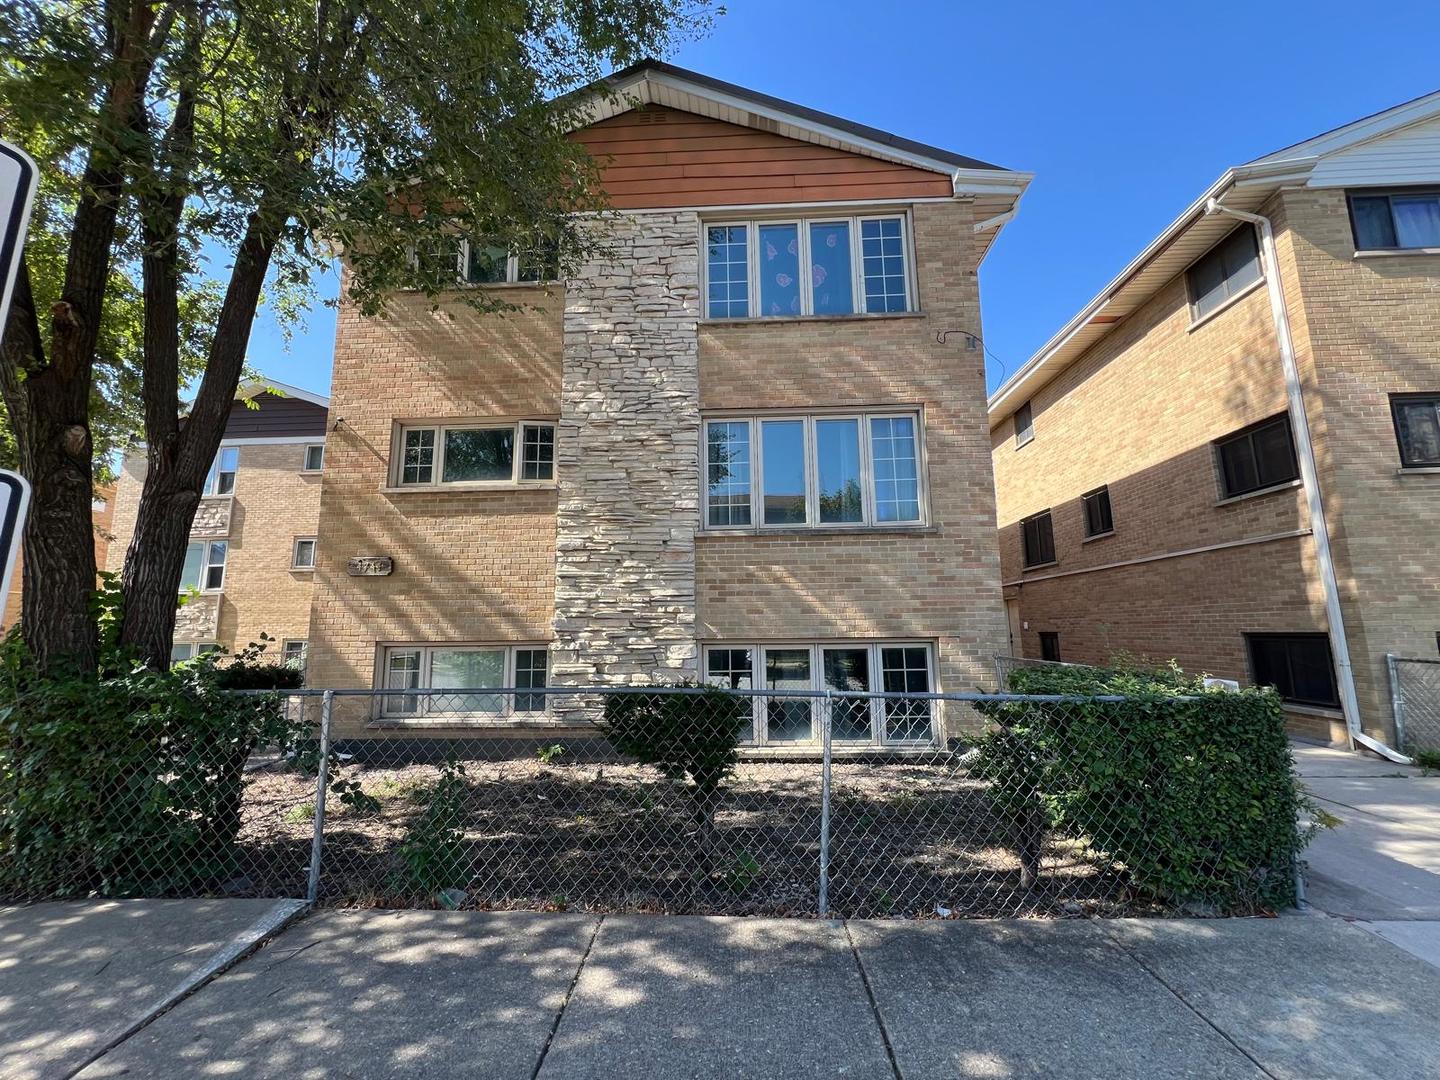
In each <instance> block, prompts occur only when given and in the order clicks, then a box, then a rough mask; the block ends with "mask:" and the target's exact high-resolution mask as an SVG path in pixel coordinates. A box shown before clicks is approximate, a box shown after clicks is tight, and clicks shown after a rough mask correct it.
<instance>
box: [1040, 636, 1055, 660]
mask: <svg viewBox="0 0 1440 1080" xmlns="http://www.w3.org/2000/svg"><path fill="white" fill-rule="evenodd" d="M1040 659H1041V660H1049V661H1050V662H1051V663H1055V664H1058V663H1060V635H1059V634H1058V633H1057V632H1056V631H1054V630H1041V631H1040Z"/></svg>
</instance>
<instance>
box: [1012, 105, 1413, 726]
mask: <svg viewBox="0 0 1440 1080" xmlns="http://www.w3.org/2000/svg"><path fill="white" fill-rule="evenodd" d="M1216 202H1218V203H1219V204H1222V205H1223V206H1224V207H1229V208H1233V209H1234V210H1236V211H1241V212H1246V213H1250V214H1252V215H1253V214H1259V215H1263V216H1264V217H1265V218H1268V219H1269V222H1270V224H1271V226H1272V231H1273V246H1272V245H1267V243H1266V237H1265V231H1264V223H1263V222H1260V221H1256V220H1254V219H1253V218H1246V217H1244V216H1237V215H1235V214H1230V213H1227V212H1224V211H1217V210H1216V208H1215V203H1216ZM1267 249H1268V250H1267ZM1275 304H1278V305H1279V306H1280V308H1281V309H1282V310H1283V313H1284V318H1283V319H1282V320H1279V321H1278V322H1277V319H1276V317H1275V315H1274V313H1273V311H1272V305H1275ZM1285 323H1288V331H1289V336H1290V339H1291V341H1292V342H1293V348H1292V349H1291V350H1290V352H1291V354H1292V358H1293V365H1291V366H1292V370H1293V371H1294V373H1295V377H1294V379H1292V380H1290V382H1289V383H1288V384H1287V377H1286V367H1287V365H1286V363H1285V359H1286V350H1285V349H1284V347H1283V342H1282V340H1281V338H1280V336H1279V328H1280V327H1281V326H1282V324H1285ZM1437 408H1440V94H1433V95H1430V96H1428V97H1425V98H1423V99H1419V100H1417V101H1413V102H1410V103H1408V104H1406V105H1402V106H1399V107H1397V108H1394V109H1391V110H1388V111H1387V112H1384V113H1381V114H1379V115H1376V116H1373V117H1369V118H1367V119H1364V120H1360V121H1357V122H1356V123H1353V124H1350V125H1347V126H1346V127H1343V128H1340V129H1338V130H1336V131H1332V132H1329V133H1327V134H1324V135H1321V136H1319V137H1317V138H1314V139H1310V140H1308V141H1306V142H1303V143H1299V144H1297V145H1295V146H1291V147H1288V148H1286V149H1284V150H1281V151H1278V152H1277V153H1274V154H1271V155H1269V156H1267V157H1264V158H1261V159H1259V160H1257V161H1254V162H1251V163H1249V164H1247V165H1243V166H1239V167H1236V168H1233V169H1230V170H1228V171H1227V172H1226V173H1225V174H1224V175H1223V176H1222V177H1221V178H1220V179H1219V180H1218V181H1217V182H1216V183H1215V184H1213V185H1212V186H1211V187H1210V188H1209V189H1208V190H1207V191H1206V192H1205V193H1204V195H1202V196H1201V198H1200V199H1198V200H1197V201H1196V202H1195V203H1194V204H1192V205H1191V206H1190V207H1189V208H1188V209H1187V210H1186V211H1185V212H1184V213H1183V214H1181V215H1180V217H1179V218H1177V219H1176V220H1175V222H1174V223H1173V224H1172V225H1170V227H1169V228H1167V229H1166V230H1165V231H1164V233H1162V234H1161V235H1160V236H1159V237H1158V238H1157V239H1156V240H1155V241H1154V242H1153V243H1152V244H1151V245H1150V246H1149V247H1147V248H1146V249H1145V251H1143V252H1141V254H1140V255H1139V256H1137V257H1136V259H1135V260H1134V261H1133V262H1131V264H1130V265H1129V266H1127V267H1126V268H1125V269H1124V270H1123V271H1122V272H1121V273H1120V274H1119V275H1118V276H1117V277H1116V278H1115V280H1114V281H1112V282H1111V283H1110V284H1109V285H1108V286H1106V288H1105V289H1104V290H1103V291H1102V292H1101V293H1100V295H1099V296H1097V297H1096V298H1095V299H1094V300H1093V301H1091V303H1090V304H1088V305H1087V306H1086V307H1085V309H1084V310H1083V311H1081V312H1080V313H1079V314H1078V315H1076V316H1075V318H1074V319H1072V320H1071V321H1070V322H1069V323H1068V324H1067V325H1066V326H1065V327H1063V328H1062V329H1061V330H1060V332H1059V333H1057V334H1056V335H1055V337H1054V338H1053V339H1052V340H1051V341H1050V342H1049V343H1048V344H1047V345H1046V346H1045V347H1044V348H1042V349H1041V350H1040V351H1039V352H1038V353H1037V354H1036V355H1035V356H1034V357H1032V358H1031V359H1030V360H1029V362H1027V363H1026V365H1025V366H1024V367H1023V368H1022V369H1021V370H1020V371H1019V372H1017V373H1016V374H1015V376H1013V377H1012V378H1011V379H1010V380H1009V381H1007V382H1006V383H1005V384H1004V385H1003V386H1002V387H1000V389H999V390H998V391H997V392H996V393H995V394H994V395H993V396H992V398H991V400H990V428H991V443H992V454H993V460H994V466H995V480H996V489H997V499H998V517H999V524H1000V532H1001V559H1002V574H1003V580H1004V589H1005V597H1006V605H1007V611H1008V614H1009V620H1010V626H1011V636H1012V640H1013V648H1014V650H1015V651H1016V652H1019V653H1023V655H1026V656H1030V657H1042V656H1048V657H1051V658H1060V659H1064V660H1076V661H1091V662H1097V661H1104V660H1107V659H1109V658H1110V657H1111V656H1112V655H1114V654H1116V653H1126V652H1128V653H1131V654H1135V655H1138V656H1144V657H1148V658H1151V659H1168V658H1175V659H1177V660H1178V661H1179V662H1180V664H1181V665H1182V666H1183V667H1185V668H1186V669H1188V670H1192V671H1205V672H1209V673H1211V674H1214V675H1216V676H1221V677H1227V678H1235V679H1239V680H1242V681H1246V682H1259V683H1269V684H1274V685H1276V686H1277V687H1278V688H1279V689H1280V691H1281V693H1282V695H1284V696H1285V697H1286V698H1287V699H1288V701H1289V702H1290V703H1291V707H1292V708H1293V709H1294V717H1295V719H1296V720H1297V722H1299V723H1302V724H1304V725H1305V726H1306V727H1307V728H1308V730H1310V731H1313V732H1317V733H1325V734H1333V735H1335V736H1337V737H1339V736H1343V734H1344V733H1345V720H1346V717H1347V714H1348V715H1349V718H1350V722H1351V724H1352V725H1353V726H1354V727H1355V728H1356V730H1361V729H1363V732H1366V733H1369V735H1370V736H1373V737H1376V738H1379V739H1382V740H1388V739H1390V738H1392V737H1393V734H1394V728H1393V718H1392V716H1391V709H1390V702H1389V687H1388V679H1387V670H1386V664H1385V655H1386V654H1387V653H1392V652H1393V653H1398V654H1400V655H1408V656H1420V657H1426V656H1434V655H1435V650H1436V647H1437V633H1440V413H1437ZM1307 429H1308V438H1309V440H1310V442H1311V444H1312V445H1313V461H1314V466H1313V469H1312V468H1311V467H1310V464H1309V462H1307V460H1306V458H1307V454H1306V448H1305V441H1306V438H1307V434H1306V431H1307ZM1324 534H1328V536H1327V535H1324ZM1327 540H1328V546H1329V549H1330V561H1331V563H1332V565H1333V577H1332V576H1331V575H1329V574H1327V573H1326V568H1325V559H1324V558H1323V547H1324V546H1325V543H1326V541H1327ZM1332 583H1333V584H1332ZM1337 612H1338V614H1339V616H1340V618H1339V620H1338V623H1339V624H1342V625H1343V634H1342V633H1340V630H1341V625H1337V620H1336V619H1335V618H1334V616H1335V614H1336V613H1337ZM1347 668H1348V670H1349V671H1352V672H1353V684H1350V679H1349V677H1347ZM1350 685H1353V692H1352V690H1351V689H1350Z"/></svg>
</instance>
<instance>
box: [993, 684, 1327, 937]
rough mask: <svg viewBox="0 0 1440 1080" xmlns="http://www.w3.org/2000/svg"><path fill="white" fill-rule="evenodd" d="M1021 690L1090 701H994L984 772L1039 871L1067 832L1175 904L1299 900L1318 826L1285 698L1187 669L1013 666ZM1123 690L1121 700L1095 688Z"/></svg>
mask: <svg viewBox="0 0 1440 1080" xmlns="http://www.w3.org/2000/svg"><path fill="white" fill-rule="evenodd" d="M1009 689H1010V690H1011V691H1012V692H1015V693H1020V694H1037V695H1086V696H1089V697H1087V699H1086V700H1080V701H1069V702H1064V703H1035V702H1023V703H1006V704H996V705H991V706H989V707H988V709H987V711H988V712H989V714H990V716H991V718H992V719H993V720H994V721H996V723H995V725H994V727H993V728H992V730H991V731H990V733H989V734H987V735H986V736H985V737H984V738H983V739H982V741H981V746H980V750H981V753H980V754H979V759H980V769H981V771H982V772H983V773H984V775H985V776H986V777H987V779H989V780H990V781H991V782H992V788H991V792H992V796H993V798H994V799H995V800H996V802H997V804H998V805H999V806H1000V807H1001V808H1002V810H1003V811H1004V812H1005V813H1006V815H1007V817H1008V818H1009V819H1010V821H1011V823H1012V825H1013V826H1014V828H1015V831H1016V835H1017V848H1018V849H1019V851H1020V854H1021V862H1022V865H1023V866H1025V868H1026V870H1027V872H1028V874H1030V875H1031V876H1033V875H1035V874H1036V873H1038V870H1039V850H1040V841H1041V838H1042V837H1043V835H1044V833H1045V831H1053V832H1057V833H1059V834H1060V835H1062V836H1065V837H1067V838H1069V839H1072V840H1074V841H1077V842H1080V843H1083V844H1085V845H1088V847H1089V848H1091V849H1092V850H1093V851H1094V852H1096V853H1098V854H1100V855H1102V856H1103V857H1106V858H1108V859H1109V860H1112V861H1113V862H1114V863H1115V864H1117V865H1118V866H1120V867H1122V868H1123V869H1124V870H1125V871H1126V872H1127V873H1128V875H1129V880H1130V882H1131V885H1132V886H1133V887H1134V888H1135V889H1136V890H1137V891H1138V892H1139V893H1141V894H1142V895H1144V896H1146V897H1149V898H1151V899H1153V900H1155V901H1158V902H1159V903H1161V904H1163V905H1166V906H1167V907H1171V908H1178V909H1188V910H1196V909H1203V910H1206V911H1213V912H1215V913H1226V914H1232V913H1233V914H1239V913H1254V912H1259V911H1266V910H1275V909H1278V908H1283V907H1290V906H1293V905H1294V903H1295V900H1296V896H1295V871H1296V867H1297V861H1298V859H1299V856H1300V852H1301V850H1302V849H1303V847H1304V846H1305V844H1306V843H1307V842H1308V840H1309V834H1308V833H1307V832H1305V831H1303V830H1300V829H1299V828H1298V826H1297V821H1298V819H1299V818H1300V817H1301V815H1302V813H1303V812H1304V811H1305V810H1306V809H1307V808H1308V802H1307V799H1306V797H1305V795H1304V793H1303V791H1302V789H1301V788H1300V786H1299V783H1298V782H1297V780H1296V779H1295V776H1294V772H1293V770H1292V762H1291V757H1290V748H1289V743H1288V741H1287V738H1286V734H1285V723H1284V718H1283V715H1282V713H1281V708H1280V700H1279V698H1278V697H1277V696H1276V695H1275V693H1274V692H1273V691H1271V690H1259V689H1246V690H1241V691H1238V692H1236V691H1224V690H1212V689H1207V688H1206V687H1205V686H1204V685H1203V683H1202V682H1201V680H1199V679H1189V678H1186V677H1185V676H1184V675H1183V673H1181V672H1179V671H1178V670H1175V669H1170V670H1164V671H1160V672H1139V671H1110V670H1106V669H1101V668H1087V667H1036V668H1020V669H1017V670H1015V671H1014V672H1013V673H1012V674H1011V676H1010V679H1009ZM1109 695H1123V696H1124V700H1121V701H1097V700H1094V697H1095V696H1109Z"/></svg>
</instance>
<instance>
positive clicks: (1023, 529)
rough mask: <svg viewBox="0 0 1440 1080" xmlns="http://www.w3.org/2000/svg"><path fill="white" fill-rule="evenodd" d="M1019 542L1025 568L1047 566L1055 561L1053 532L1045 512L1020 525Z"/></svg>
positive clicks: (1047, 512) (1047, 514)
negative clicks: (1023, 555) (1022, 550)
mask: <svg viewBox="0 0 1440 1080" xmlns="http://www.w3.org/2000/svg"><path fill="white" fill-rule="evenodd" d="M1020 542H1021V546H1022V547H1023V548H1024V554H1025V568H1026V569H1027V570H1028V569H1030V568H1031V567H1035V566H1048V565H1049V564H1050V563H1053V562H1054V561H1055V530H1054V527H1053V525H1052V524H1051V521H1050V511H1049V510H1046V511H1044V512H1042V513H1039V514H1036V515H1035V516H1034V517H1028V518H1026V519H1025V520H1024V521H1022V522H1021V523H1020Z"/></svg>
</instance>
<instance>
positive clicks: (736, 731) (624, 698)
mask: <svg viewBox="0 0 1440 1080" xmlns="http://www.w3.org/2000/svg"><path fill="white" fill-rule="evenodd" d="M678 685H680V686H686V687H695V689H696V690H697V691H698V692H696V693H691V694H668V693H661V694H647V693H640V692H637V693H634V694H612V695H610V696H609V697H607V698H606V699H605V716H604V719H603V720H602V721H601V723H600V727H601V729H602V730H603V731H604V733H605V736H606V737H607V738H608V739H609V740H610V742H611V743H612V744H613V745H614V746H615V748H616V749H618V750H620V751H621V752H622V753H626V754H629V755H630V756H631V757H633V758H635V759H636V760H637V761H639V762H641V763H643V764H645V765H653V766H655V767H656V768H657V769H659V770H660V772H661V773H662V774H663V775H664V776H665V777H667V778H668V779H670V780H674V781H677V782H680V783H683V784H685V785H686V789H687V791H688V792H689V794H690V800H691V806H692V809H693V813H694V821H695V827H696V832H697V840H698V842H699V845H700V850H701V853H702V856H704V857H706V858H708V856H709V853H710V852H711V850H712V848H713V845H714V833H715V824H714V815H715V795H716V794H717V793H718V792H719V790H720V789H721V787H722V786H723V785H724V783H725V780H726V778H727V777H728V776H729V775H730V773H731V772H732V771H733V770H734V768H735V764H736V762H737V761H738V760H739V745H740V739H741V736H742V734H743V732H744V731H746V730H748V728H749V726H750V699H749V698H746V697H741V696H739V695H737V694H729V693H726V692H725V691H724V690H721V689H719V688H718V687H714V686H702V685H697V684H695V683H680V684H678Z"/></svg>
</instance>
